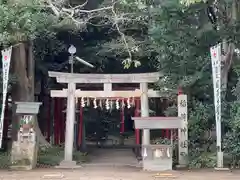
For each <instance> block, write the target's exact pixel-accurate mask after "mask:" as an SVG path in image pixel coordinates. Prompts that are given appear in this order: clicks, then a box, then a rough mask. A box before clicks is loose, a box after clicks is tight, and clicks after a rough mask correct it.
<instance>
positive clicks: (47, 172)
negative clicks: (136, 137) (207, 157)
mask: <svg viewBox="0 0 240 180" xmlns="http://www.w3.org/2000/svg"><path fill="white" fill-rule="evenodd" d="M204 178H206V179H209V180H237V179H239V178H240V171H214V170H200V171H172V172H162V173H156V172H146V171H142V170H141V169H137V168H130V167H128V168H127V167H82V168H79V169H74V170H66V169H65V170H60V169H36V170H32V171H27V172H26V171H25V172H24V171H0V180H39V179H49V180H51V179H52V180H53V179H59V180H60V179H63V180H148V179H149V180H152V179H163V180H164V179H177V180H202V179H204Z"/></svg>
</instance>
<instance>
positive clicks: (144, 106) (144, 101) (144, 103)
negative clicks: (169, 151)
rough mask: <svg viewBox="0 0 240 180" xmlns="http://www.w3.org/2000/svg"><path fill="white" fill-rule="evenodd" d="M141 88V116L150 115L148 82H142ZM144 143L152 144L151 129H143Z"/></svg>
mask: <svg viewBox="0 0 240 180" xmlns="http://www.w3.org/2000/svg"><path fill="white" fill-rule="evenodd" d="M140 90H141V93H142V94H141V117H149V104H148V83H147V82H145V83H140ZM142 144H143V145H149V144H150V130H149V129H143V135H142Z"/></svg>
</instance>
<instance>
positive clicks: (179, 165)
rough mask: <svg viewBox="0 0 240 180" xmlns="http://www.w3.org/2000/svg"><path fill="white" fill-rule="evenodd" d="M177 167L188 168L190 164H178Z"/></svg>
mask: <svg viewBox="0 0 240 180" xmlns="http://www.w3.org/2000/svg"><path fill="white" fill-rule="evenodd" d="M176 168H177V169H187V168H188V166H187V165H185V164H178V165H176Z"/></svg>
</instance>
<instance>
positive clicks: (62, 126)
mask: <svg viewBox="0 0 240 180" xmlns="http://www.w3.org/2000/svg"><path fill="white" fill-rule="evenodd" d="M63 110H64V99H63V98H60V99H59V114H60V115H59V140H60V143H63V142H64V139H65V138H64V135H65V133H62V132H64V129H65V123H64V112H63Z"/></svg>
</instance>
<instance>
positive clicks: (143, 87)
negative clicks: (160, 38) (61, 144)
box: [49, 71, 162, 168]
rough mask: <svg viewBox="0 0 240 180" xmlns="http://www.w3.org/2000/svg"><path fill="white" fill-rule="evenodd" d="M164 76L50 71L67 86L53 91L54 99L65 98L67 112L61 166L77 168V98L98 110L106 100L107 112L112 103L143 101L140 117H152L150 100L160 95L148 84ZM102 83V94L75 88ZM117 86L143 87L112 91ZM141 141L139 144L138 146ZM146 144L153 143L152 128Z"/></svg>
mask: <svg viewBox="0 0 240 180" xmlns="http://www.w3.org/2000/svg"><path fill="white" fill-rule="evenodd" d="M160 76H162V75H161V74H160V73H158V72H153V73H140V74H76V73H62V72H53V71H49V77H52V78H56V80H57V82H58V83H67V84H68V88H67V89H63V90H52V91H51V97H66V98H67V112H66V132H65V149H64V150H65V153H64V160H63V161H62V162H61V163H60V167H66V168H72V167H74V166H76V162H74V161H73V159H72V154H73V141H74V122H75V99H76V98H81V104H82V106H84V103H85V100H84V98H92V99H93V104H94V106H95V107H96V106H97V101H98V100H101V99H105V106H106V109H108V108H109V106H110V105H111V103H110V101H111V102H112V100H114V101H115V104H116V106H119V100H121V99H122V98H127V99H128V102H129V101H130V99H131V98H139V97H140V98H141V116H142V117H148V116H149V103H148V98H149V97H160V94H159V92H157V91H154V90H152V89H149V88H148V83H154V82H157V81H158V79H159V77H160ZM78 83H79V84H80V83H81V84H96V83H101V84H103V91H81V90H80V89H76V84H78ZM114 83H136V84H140V89H136V90H133V91H113V90H112V84H114ZM135 134H136V138H137V139H138V140H137V141H139V142H140V140H139V139H140V138H139V136H140V132H139V130H138V129H136V131H135ZM139 142H138V143H139ZM142 142H143V144H146V145H148V144H150V131H149V129H144V130H143V137H142Z"/></svg>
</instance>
